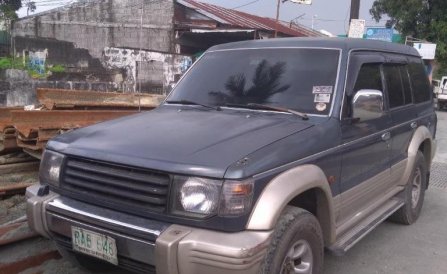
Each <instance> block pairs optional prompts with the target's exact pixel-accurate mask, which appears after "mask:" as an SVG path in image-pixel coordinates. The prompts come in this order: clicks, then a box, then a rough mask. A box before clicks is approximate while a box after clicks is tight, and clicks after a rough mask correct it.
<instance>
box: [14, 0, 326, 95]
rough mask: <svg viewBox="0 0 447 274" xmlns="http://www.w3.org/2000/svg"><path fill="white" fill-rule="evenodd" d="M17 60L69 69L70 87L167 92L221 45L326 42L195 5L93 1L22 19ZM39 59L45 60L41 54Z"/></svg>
mask: <svg viewBox="0 0 447 274" xmlns="http://www.w3.org/2000/svg"><path fill="white" fill-rule="evenodd" d="M12 29H13V30H12V37H13V39H12V40H13V42H12V43H13V49H14V54H15V56H22V57H23V56H31V57H32V58H36V57H35V56H39V58H40V59H43V60H38V61H39V62H44V63H46V64H47V65H54V64H61V65H63V66H65V67H66V73H65V74H64V75H65V76H64V77H66V80H73V79H76V80H78V81H82V80H85V81H111V82H114V83H118V84H119V85H117V89H122V90H125V91H126V90H127V91H135V90H142V91H144V92H153V93H165V92H166V91H167V89H168V87H169V85H170V84H171V83H173V82H176V81H177V80H178V78H179V76H180V75H181V74H182V73H184V72H185V70H186V69H187V68H188V67H189V66H190V65H191V64H192V62H193V61H194V59H195V57H196V56H198V55H200V54H201V53H202V52H203V51H205V50H206V49H207V48H209V47H210V46H213V45H215V44H220V43H225V42H232V41H241V40H249V39H265V38H271V37H273V35H274V32H275V30H277V31H278V36H279V37H290V36H322V35H321V34H320V33H319V32H316V31H312V30H310V29H307V28H304V27H301V26H297V25H292V24H290V25H289V24H283V23H277V22H276V21H275V20H274V19H271V18H264V17H259V16H255V15H251V14H247V13H243V12H239V11H235V10H230V9H225V8H222V7H218V6H215V5H210V4H205V3H200V2H196V1H193V0H176V1H175V0H156V1H154V0H141V1H134V0H87V1H80V2H77V3H74V4H71V5H68V6H65V7H62V8H58V9H54V10H50V11H47V12H43V13H40V14H36V15H33V16H28V17H25V18H22V19H19V20H17V21H16V22H15V23H14V24H13V28H12ZM36 52H37V53H39V54H36Z"/></svg>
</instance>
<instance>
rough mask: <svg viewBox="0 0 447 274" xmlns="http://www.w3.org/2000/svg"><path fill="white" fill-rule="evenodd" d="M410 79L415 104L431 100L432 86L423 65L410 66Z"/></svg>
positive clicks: (412, 64)
mask: <svg viewBox="0 0 447 274" xmlns="http://www.w3.org/2000/svg"><path fill="white" fill-rule="evenodd" d="M409 72H410V78H411V83H412V90H413V96H414V102H415V103H421V102H425V101H428V100H430V98H431V97H430V84H429V82H428V77H427V74H426V73H425V69H424V66H423V65H422V63H411V64H410V65H409Z"/></svg>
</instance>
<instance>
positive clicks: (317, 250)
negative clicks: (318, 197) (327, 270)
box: [260, 206, 324, 274]
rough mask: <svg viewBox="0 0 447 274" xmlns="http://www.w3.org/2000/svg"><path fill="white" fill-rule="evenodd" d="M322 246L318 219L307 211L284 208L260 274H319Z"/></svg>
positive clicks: (321, 263)
mask: <svg viewBox="0 0 447 274" xmlns="http://www.w3.org/2000/svg"><path fill="white" fill-rule="evenodd" d="M323 259H324V245H323V236H322V232H321V228H320V224H319V222H318V220H317V219H316V218H315V216H313V215H312V214H311V213H310V212H308V211H306V210H304V209H301V208H296V207H291V206H288V207H286V209H285V210H284V212H283V214H282V215H281V217H280V219H279V221H278V224H277V225H276V228H275V231H274V232H273V235H272V241H271V244H270V247H269V249H268V251H267V254H266V257H265V260H264V263H263V266H262V269H261V272H260V273H262V274H292V273H308V274H319V273H322V271H323Z"/></svg>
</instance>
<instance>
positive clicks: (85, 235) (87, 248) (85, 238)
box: [71, 226, 118, 265]
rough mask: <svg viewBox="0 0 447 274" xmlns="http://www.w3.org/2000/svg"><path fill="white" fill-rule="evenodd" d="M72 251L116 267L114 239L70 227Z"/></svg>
mask: <svg viewBox="0 0 447 274" xmlns="http://www.w3.org/2000/svg"><path fill="white" fill-rule="evenodd" d="M71 236H72V243H73V250H75V251H78V252H80V253H84V254H87V255H90V256H93V257H96V258H98V259H101V260H104V261H107V262H109V263H112V264H114V265H118V256H117V250H116V242H115V239H113V238H111V237H109V236H106V235H103V234H100V233H96V232H93V231H90V230H86V229H83V228H79V227H74V226H72V227H71Z"/></svg>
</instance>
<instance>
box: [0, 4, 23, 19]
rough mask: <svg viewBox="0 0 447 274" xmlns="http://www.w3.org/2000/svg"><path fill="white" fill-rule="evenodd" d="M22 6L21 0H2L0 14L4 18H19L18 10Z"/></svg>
mask: <svg viewBox="0 0 447 274" xmlns="http://www.w3.org/2000/svg"><path fill="white" fill-rule="evenodd" d="M21 7H22V1H21V0H0V15H1V17H2V19H17V14H16V11H17V10H18V9H20V8H21Z"/></svg>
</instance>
